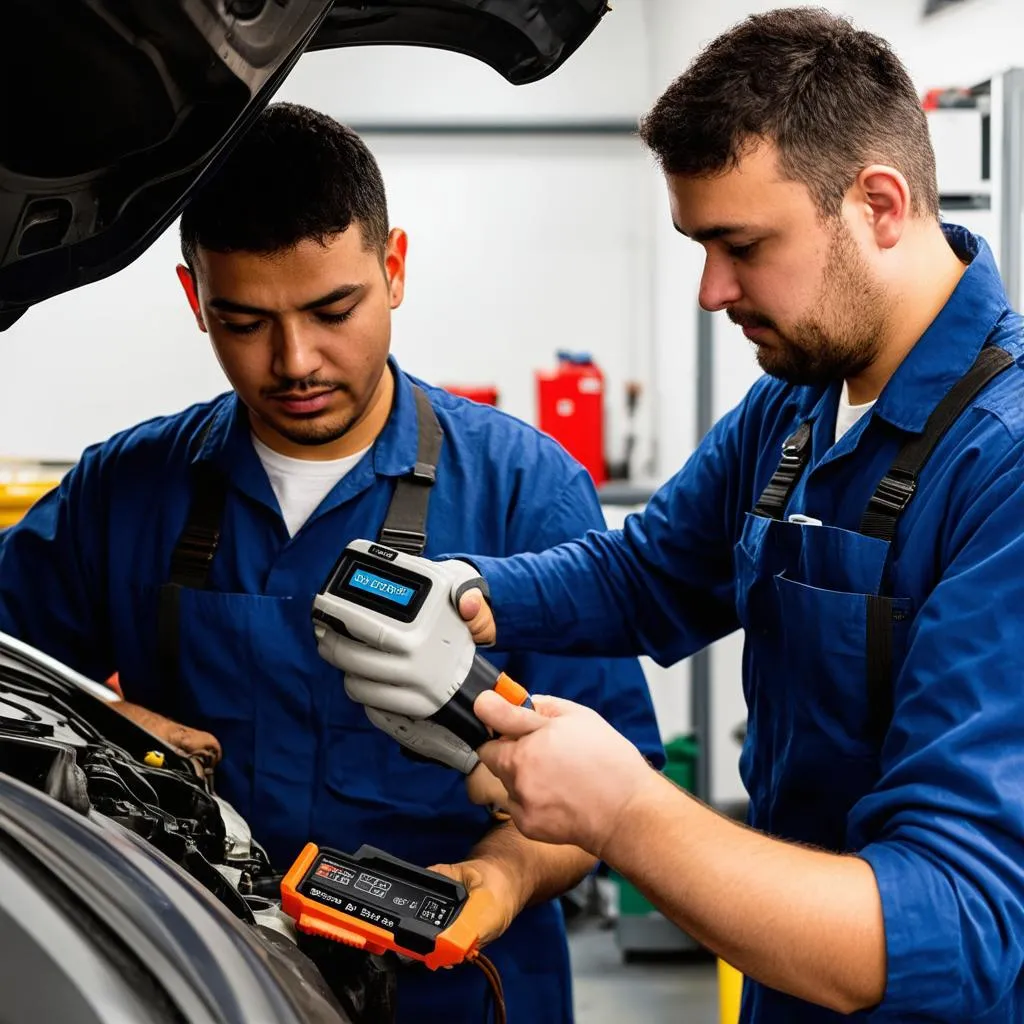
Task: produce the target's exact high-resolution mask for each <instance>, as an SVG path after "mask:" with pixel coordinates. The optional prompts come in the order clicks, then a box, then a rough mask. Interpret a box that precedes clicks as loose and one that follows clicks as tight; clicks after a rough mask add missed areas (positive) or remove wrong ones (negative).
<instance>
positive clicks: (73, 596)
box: [0, 104, 661, 1024]
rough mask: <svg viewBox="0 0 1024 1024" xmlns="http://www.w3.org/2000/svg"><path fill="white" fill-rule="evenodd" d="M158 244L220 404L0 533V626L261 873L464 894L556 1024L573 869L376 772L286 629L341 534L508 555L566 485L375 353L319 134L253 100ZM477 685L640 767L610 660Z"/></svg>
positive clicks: (395, 278) (642, 698)
mask: <svg viewBox="0 0 1024 1024" xmlns="http://www.w3.org/2000/svg"><path fill="white" fill-rule="evenodd" d="M181 237H182V249H183V253H184V256H185V264H184V265H183V266H181V267H179V276H180V278H181V282H182V284H183V285H184V289H185V292H186V294H187V297H188V301H189V304H190V307H191V311H192V314H193V315H194V318H195V322H196V323H197V324H198V326H199V329H200V330H201V331H203V332H205V333H206V334H207V335H208V336H209V339H210V341H211V343H212V346H213V349H214V353H215V354H216V356H217V359H218V360H219V362H220V364H221V367H222V368H223V370H224V372H225V375H226V376H227V378H228V380H229V381H230V383H231V385H232V387H233V389H234V390H233V392H231V393H228V394H225V395H223V396H221V397H219V398H217V399H214V400H213V401H211V402H205V403H202V404H200V405H197V406H194V407H192V408H190V409H187V410H185V411H184V412H182V413H179V414H177V415H173V416H166V417H160V418H158V419H155V420H151V421H149V422H147V423H143V424H140V425H139V426H136V427H133V428H131V429H130V430H127V431H125V432H123V433H121V434H118V435H117V436H115V437H113V438H112V439H110V440H109V441H107V442H105V443H103V444H100V445H97V446H95V447H93V448H90V449H89V450H88V451H86V452H85V454H84V455H83V456H82V459H81V461H80V462H79V463H78V465H77V466H76V467H75V468H74V469H73V470H72V471H71V472H70V473H69V474H68V476H67V477H66V478H65V479H64V481H63V482H62V483H61V485H60V487H59V488H58V489H57V490H56V491H54V492H53V493H52V494H50V495H49V496H48V497H47V498H45V499H43V500H42V501H41V502H40V503H39V504H38V505H37V506H36V507H35V508H33V509H32V510H31V511H30V512H29V513H28V515H27V516H26V517H25V518H24V520H23V521H22V522H21V523H20V524H19V525H17V526H16V527H14V528H13V529H11V530H10V531H8V532H7V533H6V534H5V536H4V538H3V543H2V547H0V628H2V629H4V630H6V631H7V632H10V633H12V634H14V635H16V636H18V637H21V638H22V639H24V640H26V641H28V642H29V643H32V644H34V645H35V646H36V647H39V648H41V649H42V650H44V651H46V652H47V653H49V654H51V655H53V656H55V657H57V658H59V659H60V660H61V661H63V662H65V663H66V664H68V665H70V666H72V667H73V668H76V669H77V670H79V671H80V672H83V673H84V674H86V675H89V676H91V677H93V678H106V677H107V676H108V675H109V674H110V673H111V672H112V671H113V670H114V669H117V670H119V672H120V680H121V685H122V688H123V691H124V695H125V697H126V700H127V702H128V703H127V704H126V705H125V707H124V710H125V711H126V713H129V714H130V715H131V716H132V717H134V718H136V719H137V720H139V721H141V722H142V723H143V724H145V725H147V726H148V727H149V728H150V729H152V730H153V731H155V732H157V733H159V734H160V735H163V736H165V737H167V738H168V739H169V740H171V741H172V742H175V743H176V744H177V745H179V746H181V747H183V748H184V749H186V750H189V751H191V750H196V749H207V748H209V749H212V750H214V751H216V750H218V749H222V750H223V759H222V760H221V762H220V764H219V766H218V768H217V789H218V792H219V793H221V794H222V795H223V796H225V797H226V798H227V799H228V800H229V801H231V802H232V803H233V804H234V805H235V806H236V807H237V808H238V810H239V811H240V812H241V813H242V814H243V815H244V817H245V818H246V819H247V820H248V821H249V823H250V825H251V826H252V829H253V834H254V836H255V837H256V839H257V840H259V841H260V842H261V843H262V844H263V845H264V846H265V847H266V849H267V851H268V853H269V854H270V856H271V859H272V862H273V863H274V864H275V866H277V867H278V869H279V870H282V871H283V870H285V869H286V868H287V866H288V865H289V864H290V863H291V861H292V860H293V859H294V858H295V857H296V856H297V855H298V853H299V851H300V850H301V849H302V847H303V845H304V844H305V843H306V842H307V841H309V840H312V841H314V842H317V843H318V844H320V845H325V846H334V847H339V848H341V849H348V850H351V851H352V852H354V851H355V849H356V848H358V847H359V846H360V845H361V844H363V843H369V844H372V845H375V846H378V847H381V848H383V849H384V850H386V851H388V852H389V853H391V854H393V855H395V856H398V857H401V858H403V859H406V860H409V861H412V862H413V863H416V864H419V865H421V866H424V867H427V866H431V865H434V864H441V865H448V866H447V867H445V868H444V870H446V871H448V872H449V873H451V874H454V875H456V876H458V877H461V878H463V879H464V880H465V881H466V882H467V884H468V885H469V887H470V888H473V887H477V886H483V887H485V888H487V889H488V890H490V891H491V893H492V895H493V896H494V897H495V902H494V914H493V916H492V918H491V919H490V920H489V921H488V923H487V934H485V936H484V937H485V939H496V941H494V942H492V943H491V945H490V946H489V947H488V955H489V956H490V957H491V959H492V960H493V961H494V963H495V964H496V965H497V966H498V968H499V970H500V971H501V975H502V978H503V982H504V988H505V996H506V1002H507V1008H508V1013H509V1016H510V1018H511V1019H513V1020H521V1021H531V1022H539V1024H565V1022H568V1021H571V1019H572V1012H573V1011H572V986H571V977H570V971H569V960H568V949H567V945H566V939H565V931H564V923H563V921H562V917H561V912H560V908H559V905H558V903H557V901H556V900H553V899H552V897H554V896H556V895H557V894H558V893H560V892H561V891H563V890H565V889H567V888H569V887H571V886H572V885H574V884H575V883H576V882H577V881H578V880H579V878H580V877H581V876H582V875H584V874H585V873H586V872H587V871H588V870H589V869H590V868H591V867H592V865H593V863H594V860H593V858H592V857H591V856H590V855H588V854H586V853H584V852H583V851H580V850H578V849H576V848H573V847H564V848H554V847H550V846H546V845H544V844H540V843H536V842H532V841H529V840H526V839H525V838H524V837H523V836H522V835H521V834H519V833H518V831H517V830H516V829H515V827H514V826H512V825H511V824H504V825H500V826H497V827H495V825H494V822H493V821H492V820H491V819H490V817H489V815H488V813H487V812H486V811H485V810H483V809H481V808H480V807H478V806H475V805H474V804H472V803H471V802H470V801H469V799H468V798H467V794H466V792H465V787H464V785H463V776H462V775H461V774H459V773H458V772H455V771H452V770H451V769H448V768H445V767H440V766H435V765H424V764H421V763H418V762H415V761H412V760H410V759H408V758H406V757H403V756H402V755H401V754H400V752H399V751H398V749H397V747H396V746H395V745H394V744H393V743H392V742H391V741H390V740H389V739H388V738H387V737H386V736H384V735H383V734H382V733H380V732H379V731H377V730H376V729H375V728H373V727H372V726H371V725H370V723H369V721H368V720H367V718H366V716H365V714H364V711H363V708H362V707H361V706H360V705H358V704H355V703H353V702H352V701H350V700H349V699H348V698H347V697H346V695H345V690H344V685H343V680H342V679H341V677H340V675H339V673H338V672H337V670H335V669H333V668H331V667H330V666H328V665H326V664H325V663H324V662H323V661H322V660H321V659H320V658H319V656H318V655H317V649H316V641H315V637H314V633H313V625H312V621H311V618H310V609H311V606H312V602H313V596H314V595H315V594H316V592H317V590H318V588H319V587H320V585H321V583H322V582H323V580H324V577H325V575H326V574H327V572H328V571H329V569H330V566H331V564H332V563H333V561H334V560H335V558H336V557H337V556H338V554H339V553H340V551H341V550H342V548H344V546H345V545H346V544H347V543H348V542H349V541H350V540H353V539H355V538H357V537H365V536H371V537H377V536H379V537H380V539H381V540H382V541H383V542H384V543H388V544H391V545H393V546H399V547H404V548H405V549H406V550H413V551H415V550H425V551H426V553H427V554H433V553H440V552H443V551H446V550H452V549H453V548H455V547H465V548H470V549H472V550H474V551H479V552H481V553H489V554H511V553H513V552H516V551H526V550H540V549H543V548H545V547H549V546H550V545H552V544H555V543H558V542H560V541H562V540H567V539H569V538H570V537H574V536H580V535H582V534H583V533H584V532H585V531H586V530H587V529H589V528H592V527H596V526H599V525H600V524H601V522H602V519H601V513H600V509H599V506H598V503H597V499H596V495H595V492H594V488H593V485H592V484H591V482H590V478H589V477H588V475H587V473H586V472H585V470H584V469H583V468H582V467H581V466H580V465H579V464H578V463H576V462H575V461H573V460H572V459H571V458H569V456H568V455H567V454H566V453H565V452H564V451H563V450H562V449H561V448H560V447H559V446H558V445H557V444H555V443H554V442H553V441H552V440H551V439H550V438H547V437H545V436H543V435H542V434H540V433H539V432H538V431H536V430H534V429H533V428H531V427H529V426H528V425H526V424H525V423H523V422H521V421H519V420H516V419H513V418H512V417H510V416H507V415H505V414H503V413H501V412H499V411H498V410H495V409H492V408H488V407H486V406H482V405H478V404H476V403H472V402H468V401H465V400H464V399H460V398H456V397H454V396H452V395H450V394H447V393H446V392H444V391H441V390H440V389H437V388H433V387H430V386H429V385H427V384H425V383H423V382H422V381H417V380H415V379H414V378H412V377H410V376H409V375H407V374H405V373H404V372H403V371H402V370H401V369H400V368H399V366H398V364H397V363H396V362H395V360H394V359H392V358H389V355H388V353H389V344H390V337H391V311H392V310H393V309H395V308H396V307H398V305H399V304H400V303H401V301H402V298H403V294H404V285H405V266H406V264H405V257H406V247H407V239H406V235H405V233H404V232H403V231H402V230H401V229H399V228H389V224H388V214H387V204H386V199H385V192H384V185H383V182H382V180H381V176H380V171H379V169H378V167H377V164H376V162H375V161H374V159H373V156H372V155H371V154H370V152H369V150H368V149H367V148H366V146H365V144H364V143H363V142H362V140H360V139H359V138H358V136H356V135H355V134H354V133H353V132H351V131H349V130H348V129H347V128H345V127H343V126H342V125H340V124H338V123H337V122H336V121H334V120H332V119H331V118H329V117H326V116H325V115H323V114H319V113H317V112H315V111H312V110H309V109H308V108H304V107H299V106H295V105H290V104H278V105H274V106H272V107H269V108H267V110H266V111H264V112H263V113H262V114H261V115H260V117H259V118H258V119H257V120H256V122H255V123H254V125H253V126H252V128H251V129H250V130H249V131H248V133H247V134H246V135H245V136H244V137H243V138H242V140H241V141H240V142H239V143H238V145H237V147H236V148H235V149H234V150H233V151H232V153H231V155H230V156H229V157H228V159H227V160H226V162H225V163H224V164H223V165H222V167H221V168H220V169H219V170H218V171H217V173H216V174H215V175H214V176H213V177H212V179H211V180H210V181H209V182H208V183H207V184H206V185H205V186H204V187H203V189H202V190H201V191H200V192H199V193H198V194H197V195H196V196H195V197H194V198H193V199H192V200H191V202H190V204H189V206H188V207H187V209H186V210H185V212H184V214H183V216H182V220H181ZM452 301H457V296H453V300H452ZM143 343H144V339H143V340H142V341H140V344H143ZM501 665H502V667H507V668H508V670H509V671H510V672H511V673H513V674H514V675H519V676H522V677H528V678H530V679H534V680H540V681H541V685H543V686H545V688H548V689H550V690H552V691H554V692H558V693H562V694H564V695H565V696H567V697H568V696H571V697H573V698H574V699H577V700H580V701H583V702H584V703H588V704H593V705H594V706H595V707H596V708H599V709H600V710H601V712H602V713H603V714H604V715H606V716H608V717H609V718H611V719H612V720H614V721H615V722H616V723H617V724H618V726H619V727H620V728H622V729H623V730H625V731H626V732H628V733H629V734H630V735H631V736H632V738H633V739H634V740H635V741H636V742H637V743H638V744H639V745H640V746H641V747H642V748H644V749H645V750H646V751H647V752H648V754H649V755H650V756H651V757H652V759H654V760H655V761H659V760H660V757H661V753H660V741H659V738H658V733H657V727H656V722H655V719H654V715H653V711H652V707H651V702H650V697H649V694H648V692H647V688H646V685H645V682H644V679H643V675H642V673H641V671H640V668H639V665H638V664H637V662H636V660H635V659H621V660H612V659H603V660H594V659H587V658H561V657H553V656H547V655H538V654H532V653H524V652H517V653H514V654H512V655H511V656H509V657H508V658H507V659H504V660H503V662H502V663H501ZM179 723H181V724H180V725H179ZM183 726H184V727H188V728H187V729H186V730H185V731H182V728H183ZM527 904H529V906H528V907H527V909H525V910H524V909H523V907H524V906H526V905H527ZM521 910H522V913H519V912H520V911H521ZM517 915H518V917H517ZM513 919H515V920H513ZM506 929H507V931H506ZM502 932H504V935H502V936H501V937H500V938H497V936H498V935H499V934H500V933H502ZM484 986H485V981H484V979H483V977H482V976H481V975H480V973H479V972H478V971H475V970H472V969H469V968H467V969H464V970H453V971H440V972H437V973H432V972H428V971H426V970H425V969H416V968H415V967H411V966H410V967H409V968H407V969H406V970H404V971H403V972H402V973H401V974H400V977H399V982H398V1020H399V1021H422V1020H444V1021H449V1022H454V1024H458V1022H464V1024H478V1022H479V1021H480V1019H481V1014H482V1012H483V1007H484V1005H485V1004H484Z"/></svg>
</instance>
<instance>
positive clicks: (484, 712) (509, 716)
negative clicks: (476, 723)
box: [473, 690, 545, 739]
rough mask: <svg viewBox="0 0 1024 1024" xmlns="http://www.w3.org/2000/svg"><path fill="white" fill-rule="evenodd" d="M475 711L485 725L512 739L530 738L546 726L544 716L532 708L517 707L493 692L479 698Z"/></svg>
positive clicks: (485, 691)
mask: <svg viewBox="0 0 1024 1024" xmlns="http://www.w3.org/2000/svg"><path fill="white" fill-rule="evenodd" d="M473 711H474V713H475V714H476V717H477V718H479V719H480V721H481V722H483V723H484V725H486V726H488V727H489V728H491V729H493V730H494V731H495V732H499V733H501V735H502V736H505V737H510V738H512V739H517V738H518V737H520V736H528V735H529V734H530V733H531V732H536V731H537V730H538V729H539V728H541V726H543V725H544V724H545V721H544V716H543V715H538V714H537V712H536V711H533V710H531V709H530V708H523V707H516V705H515V704H510V703H509V702H508V701H507V700H505V698H504V697H500V696H498V694H496V693H495V692H494V691H493V690H484V692H483V693H481V694H480V696H479V697H477V699H476V701H474V703H473Z"/></svg>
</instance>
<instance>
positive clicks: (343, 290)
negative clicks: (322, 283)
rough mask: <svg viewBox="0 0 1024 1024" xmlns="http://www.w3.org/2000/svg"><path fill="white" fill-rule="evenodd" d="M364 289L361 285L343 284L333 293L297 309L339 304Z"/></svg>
mask: <svg viewBox="0 0 1024 1024" xmlns="http://www.w3.org/2000/svg"><path fill="white" fill-rule="evenodd" d="M364 287H365V286H364V285H361V284H343V285H341V286H340V287H338V288H335V289H334V291H332V292H328V293H327V294H326V295H321V296H320V298H319V299H314V300H313V301H312V302H307V303H306V304H305V305H304V306H299V309H302V310H306V309H319V308H320V307H321V306H330V305H331V304H332V303H335V302H341V300H342V299H347V298H349V297H350V296H352V295H355V293H356V292H360V291H362V290H363V288H364Z"/></svg>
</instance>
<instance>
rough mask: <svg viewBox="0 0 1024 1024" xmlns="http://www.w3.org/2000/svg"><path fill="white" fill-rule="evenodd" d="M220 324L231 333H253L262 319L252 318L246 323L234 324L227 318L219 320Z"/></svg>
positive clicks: (259, 326)
mask: <svg viewBox="0 0 1024 1024" xmlns="http://www.w3.org/2000/svg"><path fill="white" fill-rule="evenodd" d="M221 326H222V327H224V329H225V330H228V331H230V332H231V333H232V334H255V333H256V332H257V331H258V330H259V329H260V328H261V327H262V326H263V321H262V320H252V321H250V322H249V323H247V324H236V323H232V322H231V321H229V320H221Z"/></svg>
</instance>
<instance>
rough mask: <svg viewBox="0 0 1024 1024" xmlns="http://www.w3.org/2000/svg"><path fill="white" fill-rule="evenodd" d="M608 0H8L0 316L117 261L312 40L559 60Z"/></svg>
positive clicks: (175, 202) (147, 234)
mask: <svg viewBox="0 0 1024 1024" xmlns="http://www.w3.org/2000/svg"><path fill="white" fill-rule="evenodd" d="M606 10H607V6H606V0H392V2H380V3H366V2H359V0H333V2H332V0H6V3H5V4H4V7H3V13H2V14H0V25H2V30H0V91H2V95H3V96H4V97H5V100H4V103H3V104H0V330H3V329H6V328H7V327H9V326H10V325H11V324H12V323H14V321H15V320H16V319H17V318H18V317H19V316H20V315H21V314H22V313H23V312H24V311H25V310H26V309H27V308H28V307H29V306H31V305H33V304H34V303H37V302H41V301H43V300H44V299H47V298H49V297H51V296H53V295H58V294H60V293H61V292H65V291H68V290H69V289H72V288H76V287H78V286H80V285H83V284H88V283H89V282H91V281H96V280H99V279H100V278H103V277H106V276H108V275H110V274H113V273H114V272H116V271H117V270H120V269H121V268H122V267H124V266H126V265H127V264H128V263H130V262H131V261H132V260H133V259H135V258H136V257H137V256H138V255H140V254H141V253H142V252H143V251H144V250H145V249H146V248H147V247H148V246H149V245H150V244H151V243H152V242H153V241H155V240H156V238H157V237H158V236H159V235H160V234H161V233H162V232H163V231H164V230H165V229H166V228H167V226H168V225H169V224H170V223H171V222H172V221H173V220H174V219H175V217H177V215H178V213H179V212H180V211H181V208H182V205H183V204H184V202H185V200H186V198H187V196H188V194H189V192H190V190H191V189H192V188H193V187H194V186H195V185H196V183H197V182H198V181H200V180H201V179H202V177H203V175H204V174H206V173H208V172H209V171H210V170H211V169H212V168H213V167H215V166H216V164H217V161H218V158H220V157H221V156H222V155H223V154H224V153H225V152H226V151H227V149H228V148H229V147H230V145H231V143H232V142H233V140H234V139H235V138H237V137H238V135H239V134H240V133H241V132H243V131H244V130H245V128H246V127H247V126H248V125H249V124H250V123H251V121H252V119H253V118H254V117H255V116H256V115H257V114H258V113H259V111H260V110H262V109H263V107H264V106H266V104H267V102H268V101H269V99H270V98H271V96H272V95H273V94H274V92H275V91H276V90H277V88H278V86H279V85H280V84H281V82H282V81H283V79H284V78H285V77H286V76H287V74H288V73H289V71H290V70H291V68H292V67H293V66H294V64H295V61H296V60H298V58H299V56H300V55H301V54H302V53H303V52H304V51H305V50H307V49H310V50H323V49H329V48H332V47H341V46H360V45H368V44H406V45H421V46H430V47H437V48H442V49H447V50H455V51H458V52H461V53H465V54H468V55H470V56H472V57H475V58H477V59H479V60H481V61H484V62H485V63H486V64H488V65H490V66H491V67H492V68H494V69H495V71H497V72H498V73H499V74H501V75H503V76H504V77H505V78H506V79H508V81H510V82H512V83H514V84H520V83H525V82H532V81H536V80H537V79H540V78H543V77H544V76H545V75H548V74H550V73H551V72H552V71H554V70H555V69H556V68H557V67H559V66H560V65H561V64H562V63H563V61H565V60H566V58H567V57H568V56H569V55H570V54H572V53H573V51H574V50H575V49H576V48H577V47H578V46H579V45H580V44H581V43H582V42H583V41H584V40H585V39H586V38H587V36H588V35H589V34H590V33H591V31H592V30H593V29H594V27H595V26H596V25H597V23H598V22H599V21H600V19H601V17H602V15H603V14H604V13H605V11H606Z"/></svg>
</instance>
